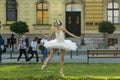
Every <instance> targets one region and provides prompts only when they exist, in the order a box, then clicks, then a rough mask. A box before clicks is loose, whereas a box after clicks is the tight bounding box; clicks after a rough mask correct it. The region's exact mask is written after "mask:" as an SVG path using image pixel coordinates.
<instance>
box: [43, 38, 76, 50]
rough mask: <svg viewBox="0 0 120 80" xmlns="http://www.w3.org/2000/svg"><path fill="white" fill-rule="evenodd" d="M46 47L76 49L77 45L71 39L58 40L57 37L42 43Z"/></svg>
mask: <svg viewBox="0 0 120 80" xmlns="http://www.w3.org/2000/svg"><path fill="white" fill-rule="evenodd" d="M44 46H45V47H46V48H56V49H64V50H67V51H69V50H74V51H75V50H76V49H77V46H76V43H74V42H72V41H71V40H64V41H62V42H59V41H58V40H57V39H54V40H50V41H48V42H47V43H45V44H44Z"/></svg>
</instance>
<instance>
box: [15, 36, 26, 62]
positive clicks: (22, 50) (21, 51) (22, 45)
mask: <svg viewBox="0 0 120 80" xmlns="http://www.w3.org/2000/svg"><path fill="white" fill-rule="evenodd" d="M26 48H27V46H26V42H25V38H24V36H22V38H20V41H19V45H18V49H19V56H18V59H17V61H19V60H20V58H21V56H22V54H24V55H25V60H26V62H27V53H26Z"/></svg>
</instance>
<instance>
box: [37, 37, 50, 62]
mask: <svg viewBox="0 0 120 80" xmlns="http://www.w3.org/2000/svg"><path fill="white" fill-rule="evenodd" d="M46 42H48V40H47V38H46V37H43V38H42V40H41V41H40V46H39V48H40V50H41V51H42V54H43V57H42V59H41V61H42V62H44V61H45V59H46V58H47V54H48V49H47V48H46V47H45V46H44V44H45V43H46Z"/></svg>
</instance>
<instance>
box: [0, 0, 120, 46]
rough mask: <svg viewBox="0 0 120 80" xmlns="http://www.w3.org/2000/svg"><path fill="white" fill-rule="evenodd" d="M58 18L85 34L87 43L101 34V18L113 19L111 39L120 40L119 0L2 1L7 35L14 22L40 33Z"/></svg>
mask: <svg viewBox="0 0 120 80" xmlns="http://www.w3.org/2000/svg"><path fill="white" fill-rule="evenodd" d="M55 19H60V20H61V21H62V23H63V26H64V27H66V28H67V29H68V30H69V31H70V32H72V33H74V34H75V35H78V36H80V35H82V34H83V35H84V37H85V40H86V42H89V41H91V40H93V39H94V38H96V37H94V36H96V35H97V36H98V38H99V36H101V35H102V34H101V33H99V32H98V24H99V23H100V22H101V21H111V22H112V23H115V26H116V31H115V32H114V34H112V35H109V36H108V38H110V39H111V40H112V41H113V44H116V43H119V41H120V39H119V33H120V0H0V24H1V26H0V33H1V34H3V35H4V37H5V38H7V37H8V35H9V34H12V33H13V32H11V31H10V29H9V26H10V24H12V23H13V22H15V21H24V22H26V23H27V24H28V26H29V30H30V31H29V33H26V34H27V35H37V36H39V30H40V29H42V30H44V32H45V34H49V32H51V30H52V29H54V27H53V22H54V21H55ZM66 36H68V35H66ZM100 39H101V37H100ZM100 39H99V40H100ZM116 40H117V41H116ZM93 42H94V41H93Z"/></svg>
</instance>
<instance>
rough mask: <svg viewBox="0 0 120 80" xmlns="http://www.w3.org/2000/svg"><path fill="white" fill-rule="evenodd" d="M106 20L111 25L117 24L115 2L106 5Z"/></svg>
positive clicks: (117, 17) (117, 9)
mask: <svg viewBox="0 0 120 80" xmlns="http://www.w3.org/2000/svg"><path fill="white" fill-rule="evenodd" d="M107 19H108V21H110V22H112V23H119V5H118V3H116V2H114V1H113V2H110V3H109V4H108V5H107Z"/></svg>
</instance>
